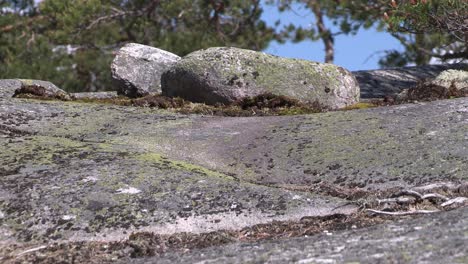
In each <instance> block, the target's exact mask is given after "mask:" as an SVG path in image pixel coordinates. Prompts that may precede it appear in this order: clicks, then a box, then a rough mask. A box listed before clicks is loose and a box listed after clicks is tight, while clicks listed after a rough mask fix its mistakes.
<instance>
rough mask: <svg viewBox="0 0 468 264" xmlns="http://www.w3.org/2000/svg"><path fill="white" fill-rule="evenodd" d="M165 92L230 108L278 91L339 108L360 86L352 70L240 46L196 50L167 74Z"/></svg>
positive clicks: (349, 101) (163, 82) (349, 102)
mask: <svg viewBox="0 0 468 264" xmlns="http://www.w3.org/2000/svg"><path fill="white" fill-rule="evenodd" d="M161 85H162V92H163V94H164V95H166V96H170V97H182V98H184V99H187V100H189V101H193V102H202V103H207V104H218V103H221V104H227V103H232V102H234V101H237V100H240V99H242V98H245V97H253V96H256V95H259V94H264V93H272V94H275V95H284V96H288V97H290V98H294V99H298V100H300V101H301V102H309V103H311V102H318V103H319V104H320V105H322V106H324V107H326V108H330V109H337V108H342V107H345V106H348V105H352V104H354V103H356V102H358V100H359V86H358V84H357V82H356V80H355V78H354V77H353V75H352V74H351V73H350V72H348V71H347V70H345V69H343V68H341V67H338V66H335V65H332V64H323V63H317V62H311V61H305V60H297V59H287V58H281V57H276V56H272V55H268V54H265V53H262V52H256V51H251V50H244V49H238V48H226V47H222V48H209V49H206V50H200V51H196V52H193V53H191V54H189V55H187V56H186V57H184V58H182V59H181V60H180V61H179V62H177V63H176V64H175V65H174V66H173V67H172V68H171V69H170V70H168V71H167V72H165V73H164V74H163V76H162V79H161Z"/></svg>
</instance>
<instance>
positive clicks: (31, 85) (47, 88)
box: [0, 79, 71, 100]
mask: <svg viewBox="0 0 468 264" xmlns="http://www.w3.org/2000/svg"><path fill="white" fill-rule="evenodd" d="M19 95H30V96H36V97H40V98H49V99H60V100H69V99H70V98H71V97H70V95H69V94H68V93H67V92H65V91H64V90H62V89H60V88H58V87H57V86H56V85H55V84H53V83H51V82H47V81H41V80H30V79H4V80H0V97H14V96H19Z"/></svg>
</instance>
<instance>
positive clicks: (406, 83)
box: [353, 63, 468, 99]
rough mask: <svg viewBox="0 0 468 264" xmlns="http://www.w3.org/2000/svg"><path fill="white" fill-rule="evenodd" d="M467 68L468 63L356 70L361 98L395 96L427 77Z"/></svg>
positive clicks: (432, 77) (430, 77) (355, 74)
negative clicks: (449, 70)
mask: <svg viewBox="0 0 468 264" xmlns="http://www.w3.org/2000/svg"><path fill="white" fill-rule="evenodd" d="M448 69H455V70H467V69H468V64H466V63H459V64H446V65H426V66H416V67H403V68H391V69H382V70H370V71H354V72H353V74H354V76H356V79H357V81H358V82H359V87H361V98H365V99H366V98H383V97H385V96H387V95H388V96H394V95H397V94H398V93H400V92H401V91H402V90H403V89H408V88H410V87H412V86H415V85H416V84H417V83H418V82H421V81H423V80H425V79H434V78H435V77H436V76H437V75H439V74H440V73H441V72H443V71H445V70H448Z"/></svg>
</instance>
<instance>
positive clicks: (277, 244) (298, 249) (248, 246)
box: [122, 208, 468, 264]
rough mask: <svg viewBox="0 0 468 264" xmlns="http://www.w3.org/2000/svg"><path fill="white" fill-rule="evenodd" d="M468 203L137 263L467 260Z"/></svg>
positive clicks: (414, 263) (171, 255)
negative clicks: (446, 209)
mask: <svg viewBox="0 0 468 264" xmlns="http://www.w3.org/2000/svg"><path fill="white" fill-rule="evenodd" d="M467 233H468V208H464V209H460V210H456V211H452V212H445V213H439V214H434V215H429V216H425V217H421V218H418V219H411V220H408V219H406V220H402V221H398V222H396V223H393V224H390V225H377V226H373V227H367V228H362V229H355V230H350V231H338V232H333V231H330V232H327V233H324V234H318V235H314V236H311V237H303V238H293V239H283V240H278V241H270V242H263V243H259V242H254V243H235V244H231V245H228V246H221V247H211V248H207V249H204V250H196V251H190V252H188V253H186V254H182V253H169V254H165V255H163V256H161V257H153V258H142V259H136V260H135V259H126V260H125V261H122V263H128V262H129V261H131V263H133V264H138V263H146V264H149V263H158V264H166V263H167V264H171V263H227V264H234V263H278V264H282V263H363V264H364V263H366V264H367V263H369V264H374V263H388V264H390V263H413V264H419V263H434V264H435V263H468V249H467V247H466V243H467V242H468V238H467Z"/></svg>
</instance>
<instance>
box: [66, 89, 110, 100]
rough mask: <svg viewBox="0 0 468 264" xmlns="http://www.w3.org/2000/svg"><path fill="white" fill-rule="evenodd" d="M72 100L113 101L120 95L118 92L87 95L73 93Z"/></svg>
mask: <svg viewBox="0 0 468 264" xmlns="http://www.w3.org/2000/svg"><path fill="white" fill-rule="evenodd" d="M70 96H71V98H73V99H77V100H83V99H112V98H117V97H118V96H119V95H118V94H117V92H116V91H109V92H86V93H71V94H70Z"/></svg>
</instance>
